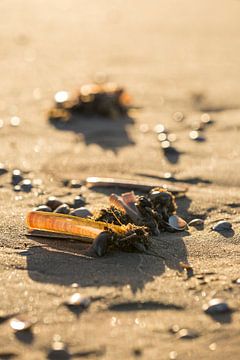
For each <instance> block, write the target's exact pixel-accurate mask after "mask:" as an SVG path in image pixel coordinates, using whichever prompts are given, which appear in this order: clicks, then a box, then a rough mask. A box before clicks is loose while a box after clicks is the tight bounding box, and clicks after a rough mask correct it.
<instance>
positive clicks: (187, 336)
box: [177, 329, 199, 340]
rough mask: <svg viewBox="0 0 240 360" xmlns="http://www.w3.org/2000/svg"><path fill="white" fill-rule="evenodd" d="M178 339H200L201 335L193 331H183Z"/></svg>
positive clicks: (178, 335)
mask: <svg viewBox="0 0 240 360" xmlns="http://www.w3.org/2000/svg"><path fill="white" fill-rule="evenodd" d="M177 337H178V339H184V340H185V339H186V340H191V339H195V338H197V337H199V333H198V332H197V331H194V330H191V329H181V330H179V331H178V333H177Z"/></svg>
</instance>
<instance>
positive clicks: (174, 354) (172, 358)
mask: <svg viewBox="0 0 240 360" xmlns="http://www.w3.org/2000/svg"><path fill="white" fill-rule="evenodd" d="M177 357H178V353H177V352H176V351H170V353H169V359H170V360H175V359H177Z"/></svg>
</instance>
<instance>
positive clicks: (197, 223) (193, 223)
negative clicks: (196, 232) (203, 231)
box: [188, 219, 204, 227]
mask: <svg viewBox="0 0 240 360" xmlns="http://www.w3.org/2000/svg"><path fill="white" fill-rule="evenodd" d="M203 225H204V221H203V220H202V219H193V220H191V221H190V222H189V223H188V226H193V227H200V226H203Z"/></svg>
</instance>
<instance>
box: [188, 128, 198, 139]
mask: <svg viewBox="0 0 240 360" xmlns="http://www.w3.org/2000/svg"><path fill="white" fill-rule="evenodd" d="M189 137H190V139H191V140H196V141H198V140H199V139H200V134H199V132H198V131H197V130H193V131H190V133H189Z"/></svg>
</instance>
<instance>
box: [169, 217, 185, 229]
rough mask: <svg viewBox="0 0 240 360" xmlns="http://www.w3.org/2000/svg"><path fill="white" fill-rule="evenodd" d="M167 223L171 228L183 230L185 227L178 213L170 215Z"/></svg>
mask: <svg viewBox="0 0 240 360" xmlns="http://www.w3.org/2000/svg"><path fill="white" fill-rule="evenodd" d="M168 224H169V226H170V227H171V228H173V229H175V230H179V231H182V230H185V229H186V228H187V223H186V221H185V220H183V219H182V218H181V217H180V216H178V215H171V216H170V217H169V219H168Z"/></svg>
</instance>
